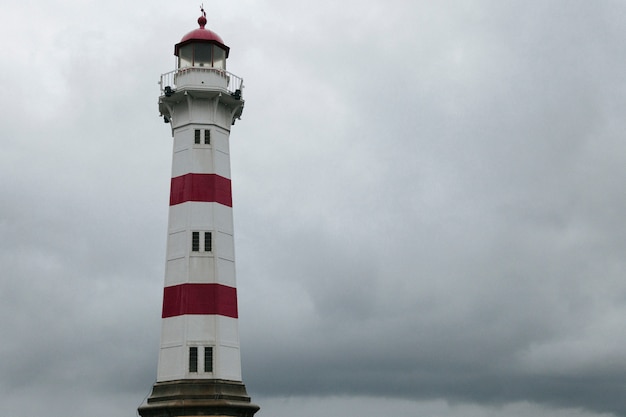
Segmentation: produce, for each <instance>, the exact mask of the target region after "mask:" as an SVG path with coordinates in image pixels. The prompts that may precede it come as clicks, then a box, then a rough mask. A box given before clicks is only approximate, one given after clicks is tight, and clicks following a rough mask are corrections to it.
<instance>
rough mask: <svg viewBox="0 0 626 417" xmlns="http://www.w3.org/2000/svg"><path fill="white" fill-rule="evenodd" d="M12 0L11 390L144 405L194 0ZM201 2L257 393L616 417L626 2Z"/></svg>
mask: <svg viewBox="0 0 626 417" xmlns="http://www.w3.org/2000/svg"><path fill="white" fill-rule="evenodd" d="M0 5H1V6H2V12H3V24H2V25H0V39H2V40H1V41H0V42H1V46H2V51H3V54H2V55H0V60H1V61H0V68H1V69H0V74H1V75H2V79H3V80H4V82H3V84H2V92H3V99H2V100H1V101H0V110H1V114H2V119H1V120H2V122H3V123H2V131H1V133H0V135H1V138H2V148H0V176H1V178H2V180H1V181H0V193H1V194H2V198H1V199H0V266H1V271H2V274H1V278H0V316H1V317H2V319H1V320H0V340H1V341H0V392H1V393H2V394H0V415H7V416H9V415H11V416H25V415H37V414H43V413H44V412H45V414H46V415H47V416H50V417H61V416H63V417H65V416H68V415H69V416H78V415H89V416H94V417H98V416H107V417H111V416H115V417H122V416H135V415H136V409H137V407H138V406H139V405H140V404H141V403H142V402H143V400H144V398H145V397H146V396H147V395H149V393H150V390H151V387H152V385H153V384H154V382H155V379H156V366H157V357H158V348H159V337H160V310H161V302H162V298H161V297H162V286H163V278H164V267H165V239H166V233H167V215H168V201H169V200H168V198H169V180H170V168H171V147H172V143H171V132H170V126H169V125H167V124H164V123H163V121H162V119H160V118H159V117H158V116H159V114H158V109H157V98H158V96H159V88H158V84H157V82H158V80H159V77H160V75H161V74H162V73H166V72H169V71H171V70H173V69H174V65H175V61H174V56H173V46H174V44H176V43H177V42H179V41H180V39H181V38H182V37H183V36H184V35H185V34H186V33H187V32H189V31H191V30H193V29H195V28H196V27H197V24H196V19H197V17H198V16H199V4H198V3H197V2H190V1H187V0H185V1H177V2H171V1H169V2H168V1H164V0H153V1H151V2H146V1H137V2H128V1H120V0H108V1H106V2H96V1H93V0H80V1H79V0H67V1H61V0H57V1H55V0H53V1H47V2H43V1H34V0H23V1H20V2H10V1H9V0H0ZM204 6H205V9H206V10H207V18H208V24H207V27H208V28H210V29H212V30H214V31H215V32H217V33H218V34H219V35H220V36H221V37H222V38H223V39H224V41H225V43H226V44H227V45H228V46H229V47H230V48H231V49H230V58H229V60H228V70H229V71H231V72H232V73H234V74H236V75H238V76H240V77H242V78H243V79H244V84H245V88H244V91H243V97H244V99H245V110H244V112H243V116H242V119H241V120H240V121H238V122H237V123H236V125H235V126H234V127H233V129H232V131H231V136H230V144H231V168H232V181H233V210H234V219H235V248H236V256H237V284H238V297H239V330H240V338H241V352H242V367H243V380H244V383H245V384H246V387H247V389H248V393H249V394H250V396H251V397H252V400H253V402H255V403H256V404H258V405H259V406H260V407H261V411H260V412H259V413H257V416H259V417H287V416H290V417H291V416H294V415H296V416H301V417H308V416H317V415H325V416H328V417H339V416H342V417H343V416H346V415H359V416H363V417H374V416H377V417H378V416H380V415H383V414H386V415H397V416H420V417H422V416H423V417H461V416H463V417H474V416H476V417H478V416H481V417H484V416H486V417H490V416H494V417H495V416H498V417H501V416H505V417H544V416H556V417H565V416H567V417H618V416H626V395H625V394H624V391H625V390H626V349H624V346H625V345H626V332H625V331H624V325H625V324H626V256H625V253H626V226H625V225H624V213H626V193H625V192H624V184H625V182H626V181H625V180H626V142H625V141H624V132H626V117H624V115H625V114H626V26H625V25H624V21H625V20H626V2H623V1H618V0H595V1H593V2H591V1H582V0H547V1H546V0H542V1H538V0H526V1H519V0H509V1H500V0H474V1H468V0H438V1H436V2H435V1H425V0H415V1H408V0H384V1H383V0H368V1H356V0H345V1H341V2H338V1H336V0H334V1H330V0H320V1H316V2H307V3H297V2H293V1H287V0H257V1H252V0H241V1H231V2H228V1H225V0H214V1H210V2H205V4H204Z"/></svg>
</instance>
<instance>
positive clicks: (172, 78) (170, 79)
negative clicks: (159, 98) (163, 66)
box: [159, 67, 243, 94]
mask: <svg viewBox="0 0 626 417" xmlns="http://www.w3.org/2000/svg"><path fill="white" fill-rule="evenodd" d="M188 72H215V73H218V74H220V75H222V76H223V77H225V78H226V79H227V80H228V84H227V86H226V90H227V91H228V92H229V93H235V92H236V91H237V90H239V91H240V92H241V90H242V89H243V78H241V77H238V76H236V75H235V74H233V73H231V72H228V71H225V70H221V69H218V68H199V67H187V68H179V69H175V70H174V71H170V72H166V73H165V74H162V75H161V80H160V81H159V87H160V88H161V93H162V94H163V92H164V91H165V87H168V86H169V87H171V88H172V89H175V88H176V74H178V73H180V74H184V73H188Z"/></svg>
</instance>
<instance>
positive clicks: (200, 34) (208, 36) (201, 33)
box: [174, 10, 230, 58]
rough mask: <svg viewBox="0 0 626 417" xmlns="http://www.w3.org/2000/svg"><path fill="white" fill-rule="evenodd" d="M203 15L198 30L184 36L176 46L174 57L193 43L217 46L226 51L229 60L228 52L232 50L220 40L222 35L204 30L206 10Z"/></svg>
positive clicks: (199, 20) (199, 19)
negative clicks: (181, 48)
mask: <svg viewBox="0 0 626 417" xmlns="http://www.w3.org/2000/svg"><path fill="white" fill-rule="evenodd" d="M202 14H203V16H200V17H199V18H198V25H199V26H200V27H199V28H198V29H194V30H192V31H191V32H189V33H187V34H186V35H185V36H183V38H182V39H181V40H180V42H179V43H177V44H176V46H174V55H176V56H178V49H179V48H180V47H181V46H183V45H186V44H188V43H192V42H200V43H202V42H206V43H213V44H216V45H218V46H219V47H221V48H222V49H224V50H225V51H226V58H228V52H229V50H230V48H229V47H228V46H226V45H225V44H224V41H223V40H222V38H220V35H218V34H217V33H215V32H213V31H212V30H209V29H205V28H204V26H205V25H206V17H204V10H202Z"/></svg>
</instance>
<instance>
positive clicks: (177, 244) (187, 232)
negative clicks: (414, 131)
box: [138, 9, 259, 417]
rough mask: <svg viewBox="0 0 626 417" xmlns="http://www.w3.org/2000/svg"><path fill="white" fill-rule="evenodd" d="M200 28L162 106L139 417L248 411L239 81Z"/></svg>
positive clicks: (164, 91) (180, 48)
mask: <svg viewBox="0 0 626 417" xmlns="http://www.w3.org/2000/svg"><path fill="white" fill-rule="evenodd" d="M206 22H207V20H206V14H205V12H204V10H203V9H202V16H200V18H199V19H198V24H199V26H200V27H199V28H197V29H195V30H192V31H191V32H189V33H187V34H186V35H185V36H184V37H183V38H182V40H181V41H180V42H179V43H177V44H176V45H175V47H174V55H176V57H177V68H176V69H175V70H174V71H172V72H169V73H166V74H163V75H162V76H161V81H160V85H161V95H160V97H159V111H160V112H161V115H162V116H163V119H164V121H165V122H166V123H170V124H171V128H172V136H173V138H174V149H173V158H172V180H171V189H170V208H169V224H168V235H167V255H166V270H165V286H164V291H163V312H162V329H161V349H160V352H159V363H158V370H157V380H156V383H155V384H154V386H153V388H152V393H151V395H150V396H149V397H148V398H147V400H146V401H145V402H144V404H142V405H141V406H140V407H139V410H138V411H139V414H140V415H141V416H142V417H165V416H168V417H172V416H238V417H248V416H250V417H251V416H253V415H254V413H255V412H256V411H258V409H259V407H258V406H256V405H254V404H251V403H250V397H249V396H248V394H247V393H246V389H245V386H244V384H243V382H242V378H241V360H240V355H239V330H238V323H237V317H238V312H237V289H236V283H235V254H234V239H233V215H232V194H231V180H230V152H229V134H230V128H231V126H232V125H233V124H234V122H235V120H236V119H238V118H239V117H240V116H241V113H242V110H243V106H244V101H243V99H242V95H241V90H242V87H243V82H242V79H241V78H239V77H237V76H236V75H234V74H232V73H229V72H228V71H226V60H227V58H228V54H229V48H228V46H226V45H225V44H224V41H223V40H222V38H220V37H219V36H218V35H217V34H216V33H215V32H213V31H211V30H209V29H207V28H205V25H206Z"/></svg>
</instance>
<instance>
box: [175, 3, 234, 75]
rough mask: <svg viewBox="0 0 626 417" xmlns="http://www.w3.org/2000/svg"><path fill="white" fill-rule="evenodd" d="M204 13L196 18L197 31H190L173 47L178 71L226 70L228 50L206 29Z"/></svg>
mask: <svg viewBox="0 0 626 417" xmlns="http://www.w3.org/2000/svg"><path fill="white" fill-rule="evenodd" d="M206 22H207V20H206V13H205V12H204V10H202V16H200V17H199V18H198V25H199V26H200V27H199V28H198V29H195V30H192V31H191V32H189V33H188V34H186V35H185V36H183V38H182V39H181V41H180V42H179V43H177V44H176V46H175V47H174V55H176V56H177V57H178V69H183V68H189V67H196V68H215V69H218V70H225V69H226V58H228V52H229V49H230V48H228V46H226V45H224V41H223V40H222V38H220V37H219V35H218V34H217V33H215V32H213V31H212V30H209V29H206V28H205V26H206Z"/></svg>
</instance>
